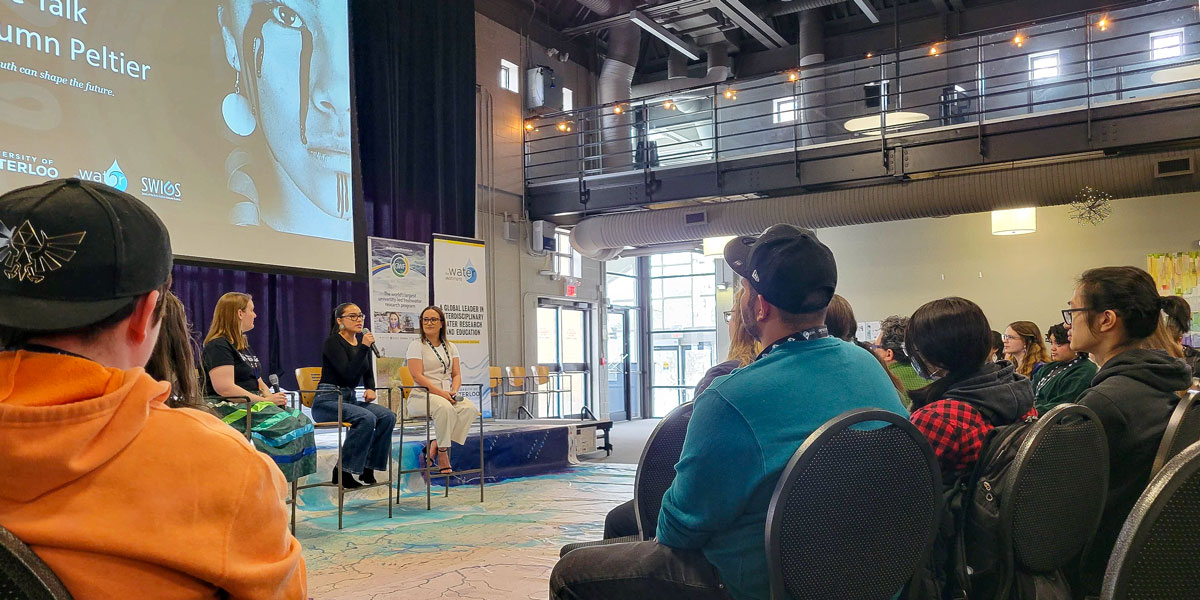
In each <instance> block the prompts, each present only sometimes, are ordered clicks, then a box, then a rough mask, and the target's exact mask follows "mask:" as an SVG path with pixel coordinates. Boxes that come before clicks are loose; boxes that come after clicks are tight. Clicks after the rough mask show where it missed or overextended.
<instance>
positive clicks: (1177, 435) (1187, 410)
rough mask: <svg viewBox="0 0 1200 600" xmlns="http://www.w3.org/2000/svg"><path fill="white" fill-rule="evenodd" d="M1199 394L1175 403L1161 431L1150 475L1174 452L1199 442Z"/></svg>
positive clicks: (1176, 452) (1190, 395)
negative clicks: (1161, 435) (1161, 434)
mask: <svg viewBox="0 0 1200 600" xmlns="http://www.w3.org/2000/svg"><path fill="white" fill-rule="evenodd" d="M1198 398H1200V395H1197V394H1188V396H1187V397H1186V398H1184V399H1183V400H1180V401H1179V404H1177V405H1175V411H1174V412H1172V413H1171V420H1170V421H1168V422H1167V429H1166V430H1165V431H1164V432H1163V438H1162V442H1160V443H1159V445H1158V455H1157V456H1155V457H1154V466H1152V467H1150V477H1154V476H1155V475H1156V474H1157V473H1158V472H1159V470H1161V469H1162V468H1163V466H1164V465H1166V464H1167V461H1169V460H1171V458H1172V457H1174V456H1175V455H1176V454H1179V453H1180V452H1182V451H1183V449H1184V448H1187V447H1188V446H1191V445H1192V444H1195V443H1196V442H1200V402H1197V399H1198Z"/></svg>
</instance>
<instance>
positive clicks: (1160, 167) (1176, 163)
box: [1154, 156, 1195, 177]
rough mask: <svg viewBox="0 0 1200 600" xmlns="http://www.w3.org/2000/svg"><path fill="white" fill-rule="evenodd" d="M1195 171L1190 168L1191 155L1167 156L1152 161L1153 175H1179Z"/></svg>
mask: <svg viewBox="0 0 1200 600" xmlns="http://www.w3.org/2000/svg"><path fill="white" fill-rule="evenodd" d="M1194 171H1195V169H1193V168H1192V157H1190V156H1185V157H1183V158H1168V159H1166V160H1160V161H1157V162H1155V163H1154V176H1155V177H1178V176H1179V175H1190V174H1192V173H1193V172H1194Z"/></svg>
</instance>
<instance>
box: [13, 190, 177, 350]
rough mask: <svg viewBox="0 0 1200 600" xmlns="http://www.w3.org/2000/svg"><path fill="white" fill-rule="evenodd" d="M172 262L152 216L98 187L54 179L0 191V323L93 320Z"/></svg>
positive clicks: (24, 325) (158, 281)
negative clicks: (3, 191) (4, 192)
mask: <svg viewBox="0 0 1200 600" xmlns="http://www.w3.org/2000/svg"><path fill="white" fill-rule="evenodd" d="M172 262H173V261H172V256H171V239H170V236H169V235H168V234H167V228H166V226H165V225H163V222H162V220H160V219H159V218H158V215H156V214H154V211H152V210H150V208H149V207H147V206H146V205H145V204H143V203H142V202H141V201H140V200H138V199H137V198H134V197H133V196H130V195H129V194H126V193H124V192H120V191H117V190H115V189H113V188H111V187H108V186H106V185H102V184H99V183H92V182H89V181H80V180H79V179H75V178H71V179H56V180H53V181H47V182H45V183H41V184H38V185H33V186H29V187H24V188H20V189H16V190H13V191H11V192H8V193H7V194H4V195H2V196H0V325H5V326H8V327H18V328H21V329H27V330H34V331H65V330H69V329H75V328H78V327H84V326H87V325H91V324H93V323H98V322H100V321H102V320H104V319H105V318H107V317H109V316H112V315H113V314H115V313H116V312H117V311H119V310H121V309H122V308H124V307H125V306H127V305H129V303H130V301H131V300H133V299H134V298H136V297H138V296H141V295H142V294H145V293H147V292H150V291H152V290H154V289H156V288H158V287H160V286H162V285H163V284H164V283H166V282H167V278H168V277H169V276H170V274H171V265H172Z"/></svg>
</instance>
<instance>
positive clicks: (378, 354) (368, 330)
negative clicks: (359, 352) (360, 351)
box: [363, 327, 383, 358]
mask: <svg viewBox="0 0 1200 600" xmlns="http://www.w3.org/2000/svg"><path fill="white" fill-rule="evenodd" d="M363 333H371V330H370V329H367V328H366V327H363ZM367 347H368V348H370V349H371V352H374V353H375V358H383V352H380V351H379V348H376V347H375V344H371V345H370V346H367Z"/></svg>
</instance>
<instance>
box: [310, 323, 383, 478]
mask: <svg viewBox="0 0 1200 600" xmlns="http://www.w3.org/2000/svg"><path fill="white" fill-rule="evenodd" d="M364 318H365V317H364V315H363V312H362V309H360V308H359V307H358V305H356V304H353V303H350V302H345V303H343V304H339V305H338V306H337V308H335V309H333V331H332V332H331V333H330V334H329V337H328V338H326V339H325V347H324V349H323V350H322V351H321V381H320V382H319V383H317V393H316V397H314V398H313V405H312V413H313V419H314V420H316V421H321V422H330V421H337V419H338V403H337V401H338V397H339V396H340V397H341V398H342V421H343V422H346V423H350V431H349V433H347V434H346V441H345V443H343V444H342V472H340V473H339V472H338V468H337V466H334V467H333V482H334V483H337V482H338V478H339V477H340V478H341V480H342V487H346V488H357V487H362V484H364V483H365V484H372V483H375V471H384V470H387V465H388V453H389V452H391V446H392V428H393V427H394V426H395V425H396V415H395V413H393V412H392V411H390V410H388V409H386V408H384V407H382V406H379V405H378V404H376V403H375V390H374V389H373V388H374V387H375V372H374V370H373V369H372V367H371V352H372V350H371V347H372V346H374V345H375V336H374V335H372V334H371V332H369V331H364V330H363V319H364ZM359 334H362V339H361V340H360V339H359V337H358V336H359ZM359 383H362V384H363V385H364V386H366V388H367V391H366V392H364V394H363V399H364V400H365V402H359V401H358V400H356V399H355V395H354V388H356V387H358V385H359ZM352 475H359V480H360V481H361V482H362V483H359V481H356V480H355V479H354V477H352Z"/></svg>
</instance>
